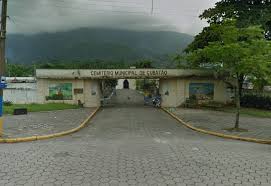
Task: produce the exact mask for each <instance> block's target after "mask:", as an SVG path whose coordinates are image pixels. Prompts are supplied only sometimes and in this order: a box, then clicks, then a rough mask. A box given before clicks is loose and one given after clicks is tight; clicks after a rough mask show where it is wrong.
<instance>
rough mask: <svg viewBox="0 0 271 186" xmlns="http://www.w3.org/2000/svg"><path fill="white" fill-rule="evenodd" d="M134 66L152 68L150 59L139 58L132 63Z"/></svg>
mask: <svg viewBox="0 0 271 186" xmlns="http://www.w3.org/2000/svg"><path fill="white" fill-rule="evenodd" d="M134 66H135V67H136V68H153V66H152V61H150V60H141V61H138V62H136V63H135V64H134Z"/></svg>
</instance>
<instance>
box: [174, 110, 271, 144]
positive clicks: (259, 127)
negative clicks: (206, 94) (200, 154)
mask: <svg viewBox="0 0 271 186" xmlns="http://www.w3.org/2000/svg"><path fill="white" fill-rule="evenodd" d="M170 111H171V112H172V113H173V114H175V115H176V116H178V117H179V118H180V119H183V120H184V121H185V122H187V123H189V124H190V125H192V126H194V127H196V128H199V129H205V130H208V131H213V132H219V133H223V134H227V135H234V136H240V137H248V138H257V139H264V140H271V119H270V118H256V117H250V116H241V117H240V128H242V129H247V130H248V131H247V132H229V131H227V130H225V129H229V128H233V127H234V123H235V114H232V113H224V112H219V111H210V110H200V109H184V108H177V109H170Z"/></svg>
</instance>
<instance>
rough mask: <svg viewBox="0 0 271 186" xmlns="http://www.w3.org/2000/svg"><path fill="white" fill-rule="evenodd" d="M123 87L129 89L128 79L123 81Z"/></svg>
mask: <svg viewBox="0 0 271 186" xmlns="http://www.w3.org/2000/svg"><path fill="white" fill-rule="evenodd" d="M123 89H129V81H128V80H127V79H125V80H124V81H123Z"/></svg>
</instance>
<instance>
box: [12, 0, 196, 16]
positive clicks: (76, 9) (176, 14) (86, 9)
mask: <svg viewBox="0 0 271 186" xmlns="http://www.w3.org/2000/svg"><path fill="white" fill-rule="evenodd" d="M15 5H16V6H21V5H19V4H15ZM45 6H47V7H52V8H53V7H58V8H61V9H70V10H73V11H80V14H82V13H83V12H82V11H85V13H87V15H89V14H90V13H91V14H96V13H125V14H135V15H149V14H148V11H147V10H146V11H122V10H108V9H93V8H91V9H89V8H88V7H86V6H85V7H84V8H81V7H74V6H73V7H72V6H67V5H66V4H63V3H60V2H59V3H57V4H54V5H51V4H46V5H45ZM21 7H25V6H24V5H22V6H21ZM157 10H158V9H157ZM90 11H94V12H90ZM152 14H153V15H164V16H169V15H175V16H179V17H198V15H191V14H179V13H178V12H165V13H164V14H163V12H162V11H160V12H156V11H153V13H152Z"/></svg>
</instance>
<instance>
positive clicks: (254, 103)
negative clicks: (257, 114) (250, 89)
mask: <svg viewBox="0 0 271 186" xmlns="http://www.w3.org/2000/svg"><path fill="white" fill-rule="evenodd" d="M241 106H242V107H249V108H258V109H267V110H271V97H270V96H263V95H254V94H250V95H243V96H242V97H241Z"/></svg>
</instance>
